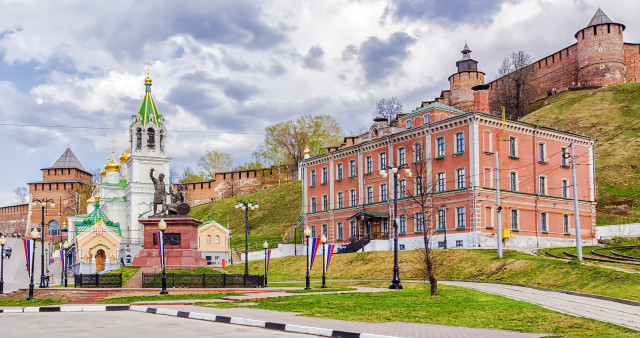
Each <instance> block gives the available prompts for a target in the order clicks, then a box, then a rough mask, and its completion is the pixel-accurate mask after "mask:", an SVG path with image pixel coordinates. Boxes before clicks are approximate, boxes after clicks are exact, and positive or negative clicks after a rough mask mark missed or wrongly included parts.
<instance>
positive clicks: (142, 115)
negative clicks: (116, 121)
mask: <svg viewBox="0 0 640 338" xmlns="http://www.w3.org/2000/svg"><path fill="white" fill-rule="evenodd" d="M146 87H147V89H146V91H145V93H144V98H143V99H142V103H141V104H140V109H138V114H136V115H133V123H132V124H136V123H140V124H142V125H143V126H146V125H147V124H148V123H152V124H155V125H156V126H158V127H160V126H162V125H163V124H164V117H162V115H160V113H158V108H157V107H156V103H155V101H153V97H152V96H151V84H150V81H149V84H147V85H146Z"/></svg>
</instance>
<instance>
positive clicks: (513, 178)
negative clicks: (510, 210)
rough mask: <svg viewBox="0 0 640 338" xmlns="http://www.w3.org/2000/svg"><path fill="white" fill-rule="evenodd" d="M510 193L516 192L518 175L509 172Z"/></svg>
mask: <svg viewBox="0 0 640 338" xmlns="http://www.w3.org/2000/svg"><path fill="white" fill-rule="evenodd" d="M511 191H518V173H517V172H515V171H512V172H511Z"/></svg>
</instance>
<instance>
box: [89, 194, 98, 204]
mask: <svg viewBox="0 0 640 338" xmlns="http://www.w3.org/2000/svg"><path fill="white" fill-rule="evenodd" d="M95 201H96V199H95V198H93V196H91V197H89V199H88V200H87V204H93V203H94V202H95Z"/></svg>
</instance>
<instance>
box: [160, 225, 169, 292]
mask: <svg viewBox="0 0 640 338" xmlns="http://www.w3.org/2000/svg"><path fill="white" fill-rule="evenodd" d="M158 230H160V236H162V243H161V242H160V238H158V245H161V244H162V248H160V249H161V250H162V252H161V253H162V257H160V258H161V259H162V291H160V294H161V295H166V294H168V293H169V292H167V274H166V273H165V270H164V231H165V230H167V222H165V221H164V218H161V219H160V222H158Z"/></svg>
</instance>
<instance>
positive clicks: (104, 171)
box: [100, 169, 107, 177]
mask: <svg viewBox="0 0 640 338" xmlns="http://www.w3.org/2000/svg"><path fill="white" fill-rule="evenodd" d="M100 176H102V177H105V176H107V171H106V170H104V169H102V170H100Z"/></svg>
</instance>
